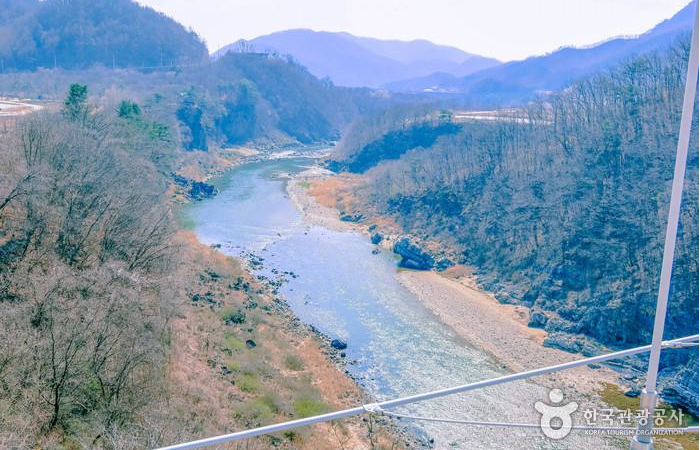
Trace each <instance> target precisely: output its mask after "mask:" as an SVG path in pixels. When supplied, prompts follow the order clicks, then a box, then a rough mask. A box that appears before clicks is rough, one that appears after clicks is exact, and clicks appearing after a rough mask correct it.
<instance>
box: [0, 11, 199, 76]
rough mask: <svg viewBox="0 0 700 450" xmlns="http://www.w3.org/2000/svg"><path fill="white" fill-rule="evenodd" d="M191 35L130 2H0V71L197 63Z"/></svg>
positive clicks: (196, 47)
mask: <svg viewBox="0 0 700 450" xmlns="http://www.w3.org/2000/svg"><path fill="white" fill-rule="evenodd" d="M206 59H207V49H206V47H205V45H204V43H203V42H202V41H201V39H200V38H199V37H198V36H197V35H196V34H195V33H194V32H193V31H188V30H186V29H185V28H184V27H183V26H182V25H180V24H179V23H177V22H175V21H174V20H172V19H170V18H169V17H167V16H165V15H163V14H162V13H158V12H156V11H154V10H153V9H151V8H147V7H143V6H140V5H139V4H137V3H135V2H133V1H132V0H100V1H93V0H45V1H38V0H1V1H0V61H2V67H1V69H2V70H0V72H6V71H18V70H34V69H37V68H40V67H61V68H68V69H74V68H86V67H90V66H93V65H97V64H100V65H103V66H107V67H159V66H164V65H167V66H171V65H192V64H201V63H203V62H204V61H206Z"/></svg>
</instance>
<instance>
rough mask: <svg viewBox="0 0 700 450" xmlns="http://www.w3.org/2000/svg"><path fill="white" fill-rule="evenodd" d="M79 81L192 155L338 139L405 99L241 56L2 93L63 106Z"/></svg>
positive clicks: (8, 86)
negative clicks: (134, 110)
mask: <svg viewBox="0 0 700 450" xmlns="http://www.w3.org/2000/svg"><path fill="white" fill-rule="evenodd" d="M76 82H77V83H81V84H86V85H89V86H90V88H91V89H90V96H91V99H92V100H94V101H95V102H96V103H99V104H101V105H104V106H105V107H107V108H114V109H116V108H118V107H119V102H120V101H121V100H122V99H124V98H126V99H130V100H132V101H134V102H135V103H136V104H137V105H138V106H139V109H140V110H142V111H143V112H145V113H147V114H148V115H149V116H150V117H152V118H155V119H157V121H158V122H159V123H161V124H163V125H164V126H165V127H166V128H167V132H168V133H169V136H170V137H171V138H172V139H174V140H175V141H176V142H179V143H181V146H182V147H183V148H185V149H186V150H207V149H208V148H210V147H212V146H213V147H217V146H220V147H226V146H231V145H241V144H246V143H252V144H255V145H258V146H262V147H273V146H279V145H284V144H294V143H300V142H301V143H310V142H317V141H330V140H336V139H338V138H339V137H340V132H341V130H343V129H344V127H345V126H347V124H348V123H350V121H351V120H352V119H353V118H355V117H356V116H357V115H358V114H365V113H370V112H376V111H378V110H379V109H382V108H384V107H386V106H385V105H388V104H391V103H392V102H396V101H402V100H401V99H392V98H387V97H386V96H379V95H375V94H373V93H372V92H371V91H369V90H367V89H350V88H340V87H336V86H333V85H331V84H328V83H325V82H323V81H320V80H318V79H317V78H315V77H314V76H313V75H311V74H310V73H309V72H308V71H307V70H306V69H305V68H303V67H301V66H299V65H298V64H295V63H294V62H292V61H289V60H287V59H284V58H279V57H271V56H268V55H263V54H241V53H231V54H228V55H226V56H225V57H223V58H220V59H218V60H217V61H215V62H210V63H206V64H203V65H200V66H196V67H190V68H182V69H176V70H172V69H167V68H166V69H156V70H143V71H142V70H135V69H117V70H112V69H111V68H92V69H87V70H80V71H76V70H62V69H58V70H38V71H35V72H22V73H6V74H4V75H0V96H1V95H4V96H16V97H20V98H40V99H42V100H45V101H57V100H59V99H60V98H62V96H63V93H64V92H65V91H66V89H67V88H68V86H70V84H71V83H76Z"/></svg>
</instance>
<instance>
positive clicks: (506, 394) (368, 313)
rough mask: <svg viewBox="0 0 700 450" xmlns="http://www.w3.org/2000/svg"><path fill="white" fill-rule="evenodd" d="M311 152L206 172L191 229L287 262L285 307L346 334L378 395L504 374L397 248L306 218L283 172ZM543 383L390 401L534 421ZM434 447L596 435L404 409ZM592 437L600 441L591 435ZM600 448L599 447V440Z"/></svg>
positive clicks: (554, 444)
mask: <svg viewBox="0 0 700 450" xmlns="http://www.w3.org/2000/svg"><path fill="white" fill-rule="evenodd" d="M311 164H313V160H311V159H304V158H296V159H280V160H272V161H265V162H256V163H250V164H245V165H242V166H239V167H237V168H235V169H233V170H231V171H230V172H228V173H226V174H225V175H223V176H221V177H218V178H216V179H214V180H212V183H214V184H215V185H216V186H217V187H218V188H219V190H220V193H219V194H218V195H217V196H216V197H214V198H212V199H207V200H204V201H201V202H198V203H196V204H193V205H191V206H190V207H189V208H188V210H187V215H188V218H189V220H190V221H191V223H193V225H194V229H195V232H196V234H197V236H198V238H199V239H200V240H201V241H202V242H204V243H206V244H210V245H211V244H220V245H221V251H223V252H225V253H227V254H229V255H233V256H244V255H250V254H251V253H252V254H255V255H257V256H259V257H260V258H262V259H263V268H262V269H261V270H260V273H261V274H265V275H267V276H270V277H273V278H274V277H275V273H282V272H285V271H291V272H293V273H294V274H295V275H296V277H287V278H288V282H286V283H284V284H283V285H282V287H281V288H280V294H281V295H282V296H283V297H284V299H285V300H286V301H287V303H288V304H289V305H290V307H291V309H292V310H293V311H294V313H295V314H296V315H297V316H298V317H299V318H300V319H301V320H302V321H304V322H306V323H308V324H311V325H313V326H314V327H316V328H317V329H318V330H320V331H321V332H323V333H324V334H326V335H328V336H330V337H332V338H339V339H342V340H344V341H346V342H347V343H348V348H347V350H346V353H347V361H348V363H347V364H346V368H347V369H348V370H349V372H350V373H351V374H352V375H353V376H354V377H355V378H356V379H357V380H358V381H359V382H360V384H361V385H362V386H363V387H364V389H365V390H366V391H367V392H368V393H369V394H370V396H371V397H372V398H374V399H375V400H376V401H381V400H388V399H391V398H395V397H397V396H405V395H411V394H416V393H420V392H425V391H428V390H433V389H439V388H445V387H450V386H454V385H458V384H463V383H467V382H472V381H478V380H482V379H487V378H492V377H495V376H499V375H502V374H504V373H505V372H504V370H503V369H502V368H501V367H500V366H499V364H498V363H497V362H496V361H494V360H493V359H492V358H491V357H490V356H489V355H487V354H486V353H484V352H482V351H480V350H479V349H476V348H473V347H470V346H469V345H468V344H467V343H466V342H465V341H464V340H462V339H460V338H459V336H457V335H456V334H455V333H454V332H453V331H452V330H451V329H450V328H449V327H447V326H445V325H444V324H442V323H441V322H440V321H439V320H438V319H437V318H436V317H435V316H433V315H432V314H431V313H430V312H429V311H428V310H427V309H426V308H425V307H423V306H422V305H421V304H420V303H419V301H418V300H417V299H416V298H415V297H414V296H413V295H412V294H411V293H410V292H409V291H407V290H406V289H405V288H404V287H403V286H402V285H401V284H399V282H398V281H397V280H396V277H395V274H396V271H397V265H396V263H397V261H396V259H395V257H394V255H392V254H390V253H388V252H384V251H382V252H381V253H380V254H377V255H373V254H372V250H373V248H374V246H373V245H371V244H370V243H369V242H368V239H367V238H366V237H365V236H362V235H360V234H357V233H353V232H338V231H333V230H330V229H326V228H321V227H317V226H312V225H310V224H307V223H305V222H304V220H303V217H302V215H301V214H300V213H299V211H297V209H296V208H295V206H294V204H293V203H292V202H291V201H290V200H289V198H288V197H287V194H286V191H285V183H286V177H284V176H280V175H281V174H290V173H291V174H293V173H297V172H299V171H302V170H304V169H305V168H307V167H308V166H310V165H311ZM546 399H547V391H546V390H545V389H544V388H542V387H540V386H538V385H536V384H534V383H530V382H517V383H511V384H507V385H503V386H497V387H492V388H488V389H485V390H480V391H475V392H471V393H466V394H461V395H455V396H451V397H446V398H443V399H439V400H432V401H428V402H423V403H418V404H414V405H410V406H405V407H401V408H399V409H397V410H396V411H399V412H403V413H411V414H416V415H421V416H432V417H448V418H463V419H471V420H489V421H513V422H537V421H539V416H538V414H537V413H536V412H535V410H534V407H533V405H534V402H535V401H537V400H543V401H544V400H546ZM401 424H402V426H407V427H409V428H410V429H411V431H412V432H414V433H416V434H417V435H418V436H419V437H421V438H422V439H424V440H425V441H426V442H427V441H429V440H430V439H432V440H433V441H434V446H435V448H445V449H482V448H483V449H490V448H493V449H511V448H512V449H520V448H528V449H567V448H582V447H584V446H585V445H586V444H588V445H590V444H596V442H594V441H591V440H590V439H591V438H590V437H589V438H587V439H583V438H581V437H577V436H573V435H572V436H570V437H569V438H567V439H565V440H563V441H550V440H548V439H546V438H544V437H543V436H542V433H541V432H540V431H539V430H517V429H516V430H514V429H503V428H487V427H481V428H480V427H467V426H463V425H448V424H442V423H430V422H410V423H409V421H402V422H401ZM597 444H600V443H597ZM596 447H597V448H601V447H598V446H597V445H596Z"/></svg>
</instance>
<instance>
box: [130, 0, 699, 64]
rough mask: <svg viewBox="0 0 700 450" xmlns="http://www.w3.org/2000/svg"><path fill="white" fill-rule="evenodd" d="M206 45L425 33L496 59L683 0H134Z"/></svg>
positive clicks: (667, 10) (587, 36) (629, 29)
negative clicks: (306, 32) (278, 36)
mask: <svg viewBox="0 0 700 450" xmlns="http://www.w3.org/2000/svg"><path fill="white" fill-rule="evenodd" d="M138 1H139V2H140V3H142V4H144V5H149V6H151V7H153V8H155V9H157V10H159V11H162V12H164V13H166V14H167V15H169V16H171V17H173V18H174V19H176V20H177V21H179V22H181V23H183V24H185V25H186V26H189V27H191V28H192V29H194V30H195V31H196V32H197V33H199V35H200V36H202V37H203V38H204V39H205V40H206V41H207V45H208V46H209V49H210V50H216V49H218V48H220V47H222V46H223V45H226V44H229V43H231V42H234V41H236V40H238V39H240V38H245V39H250V38H253V37H256V36H259V35H262V34H268V33H271V32H274V31H279V30H286V29H289V28H311V29H314V30H326V31H347V32H350V33H352V34H356V35H358V36H371V37H378V38H387V39H401V40H412V39H418V38H424V39H428V40H430V41H433V42H435V43H438V44H447V45H453V46H455V47H459V48H461V49H463V50H465V51H467V52H471V53H478V54H481V55H484V56H491V57H495V58H499V59H501V60H504V61H506V60H513V59H522V58H525V57H527V56H531V55H537V54H542V53H546V52H549V51H552V50H555V49H556V48H558V47H560V46H563V45H588V44H593V43H595V42H598V41H600V40H603V39H606V38H609V37H612V36H618V35H627V34H640V33H642V32H644V31H646V30H648V29H649V28H651V27H653V26H654V25H655V24H656V23H658V22H660V21H662V20H663V19H667V18H669V17H671V16H672V15H673V14H674V13H675V12H676V11H678V10H680V9H681V8H682V7H683V6H685V5H686V4H687V3H688V2H689V0H422V1H416V0H138Z"/></svg>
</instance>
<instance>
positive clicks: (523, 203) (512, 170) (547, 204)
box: [331, 42, 698, 413]
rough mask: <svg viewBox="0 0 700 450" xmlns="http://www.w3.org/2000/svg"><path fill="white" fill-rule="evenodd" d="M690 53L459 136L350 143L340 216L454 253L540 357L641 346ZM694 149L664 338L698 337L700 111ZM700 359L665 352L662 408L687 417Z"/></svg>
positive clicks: (420, 128)
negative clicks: (521, 323)
mask: <svg viewBox="0 0 700 450" xmlns="http://www.w3.org/2000/svg"><path fill="white" fill-rule="evenodd" d="M687 55H688V45H687V44H686V43H685V42H682V43H678V44H677V45H675V46H673V47H670V48H669V49H668V50H667V51H665V52H661V53H657V54H651V55H646V56H643V57H640V58H638V59H635V60H632V61H629V62H627V63H625V64H623V65H621V66H619V67H617V68H615V69H613V70H610V71H609V72H607V73H604V74H601V75H597V76H594V77H591V78H588V79H586V80H582V81H581V82H579V83H576V84H574V85H573V86H572V87H571V88H569V89H567V90H566V91H563V92H561V93H556V94H553V95H551V96H549V97H548V98H547V99H546V100H545V101H543V102H540V103H535V104H532V105H530V106H529V107H528V108H526V109H524V110H523V114H522V116H521V117H519V118H516V119H514V118H512V117H503V118H502V119H501V120H496V121H493V120H464V121H461V123H459V124H456V125H453V126H458V128H459V131H458V132H444V131H443V128H444V127H445V125H444V124H442V123H440V122H439V121H435V120H434V119H433V122H432V123H431V122H427V121H426V122H423V123H422V124H417V125H416V124H411V123H410V121H409V122H400V121H399V122H398V123H400V124H401V125H400V126H399V127H395V128H394V129H393V130H389V131H386V130H384V131H381V132H380V133H377V134H376V135H373V136H368V135H366V134H365V135H363V137H362V138H361V139H357V138H352V137H349V138H348V141H347V142H341V144H340V145H339V147H338V148H339V152H338V154H337V156H335V157H334V162H332V163H331V167H339V168H340V169H345V170H351V171H355V172H362V173H363V174H364V176H363V179H364V182H363V183H360V185H359V186H356V187H355V188H354V195H353V198H355V199H356V203H355V204H354V205H352V204H351V205H348V204H344V205H341V206H340V209H341V210H344V211H346V212H347V213H348V214H363V215H364V216H365V217H372V216H386V217H388V218H389V219H390V220H392V221H394V222H395V223H397V224H399V226H400V228H401V229H402V230H404V231H405V232H409V233H411V234H413V235H414V236H416V237H417V238H419V239H422V240H423V241H425V242H431V241H432V242H435V241H437V242H439V243H441V244H442V246H443V247H444V248H448V249H450V250H453V251H455V252H456V253H457V254H458V257H459V259H460V260H461V262H463V263H465V264H467V265H471V266H473V267H475V268H476V270H477V275H478V277H479V280H480V282H481V284H482V286H484V287H485V288H486V289H487V290H489V291H492V292H495V293H496V295H497V297H498V298H499V299H500V300H501V301H503V302H508V303H521V304H524V305H526V306H529V307H530V308H531V311H532V313H533V314H532V317H533V320H532V323H531V325H532V326H538V327H544V328H545V330H546V331H547V332H548V338H547V340H546V345H551V346H555V347H559V348H563V349H565V350H568V351H573V352H583V353H584V354H590V353H595V352H598V351H600V350H601V348H600V344H603V345H606V346H611V347H630V346H634V345H643V344H645V343H648V342H649V340H650V338H651V336H650V333H651V330H652V328H653V327H652V320H653V319H652V317H653V311H654V304H655V300H656V287H657V283H658V274H659V270H660V266H661V256H662V247H663V236H664V234H663V232H664V230H665V223H666V222H665V221H666V216H667V208H668V201H669V195H670V183H669V180H670V178H671V176H672V174H673V164H674V157H675V149H676V140H677V133H678V124H679V120H680V112H681V104H682V96H683V87H684V84H683V82H684V78H685V68H686V64H687ZM376 129H377V130H382V127H381V126H379V127H376ZM415 135H419V138H415ZM428 138H429V139H428ZM396 142H400V143H401V146H399V147H397V145H395V144H396ZM377 146H379V147H385V148H383V150H382V151H375V150H372V151H371V152H369V151H368V149H371V148H372V149H373V148H374V147H377ZM398 148H400V149H401V151H400V152H399V153H398V154H397V152H396V150H397V149H398ZM690 149H691V153H690V156H689V160H688V165H687V171H686V183H685V190H684V200H683V211H682V214H681V216H682V217H681V226H680V230H679V238H678V246H677V250H676V262H675V268H674V274H673V288H672V294H671V307H670V309H669V317H668V321H667V327H666V331H667V336H668V337H677V336H683V335H689V334H695V333H697V320H698V304H697V298H698V269H697V268H698V249H697V241H698V226H697V221H698V207H697V199H698V170H697V166H698V153H697V149H698V141H697V103H696V114H695V117H694V119H693V132H692V133H691V143H690ZM391 152H394V153H393V154H392V153H391ZM367 155H384V160H379V161H375V160H371V159H368V158H367ZM397 158H398V159H397ZM355 184H356V185H357V183H355ZM353 207H354V208H355V209H354V210H353ZM378 231H381V230H378ZM697 359H698V358H697V351H690V350H688V351H674V352H667V353H666V354H665V355H664V358H663V363H662V387H663V388H664V395H665V396H666V398H667V399H668V400H670V401H673V402H675V403H680V404H683V405H684V406H686V407H687V408H689V409H690V410H691V411H694V412H695V413H697V408H698V405H697ZM634 364H635V365H638V366H639V367H640V368H641V367H643V365H644V363H643V361H637V362H635V363H634Z"/></svg>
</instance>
